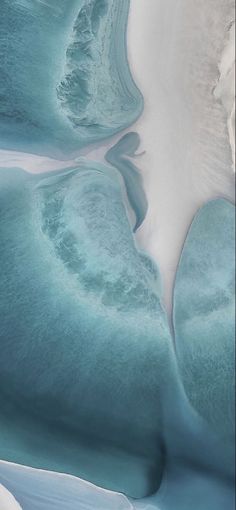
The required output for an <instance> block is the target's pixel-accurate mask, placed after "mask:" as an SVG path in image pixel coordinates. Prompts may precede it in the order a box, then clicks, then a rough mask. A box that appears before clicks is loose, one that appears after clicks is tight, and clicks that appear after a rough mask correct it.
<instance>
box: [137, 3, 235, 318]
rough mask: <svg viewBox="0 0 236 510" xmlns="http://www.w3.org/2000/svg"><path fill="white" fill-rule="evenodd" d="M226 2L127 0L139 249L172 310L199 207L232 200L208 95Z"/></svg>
mask: <svg viewBox="0 0 236 510" xmlns="http://www.w3.org/2000/svg"><path fill="white" fill-rule="evenodd" d="M233 14H234V13H233V2H232V1H231V0H227V1H225V2H222V1H221V0H217V1H215V0H208V1H207V2H206V1H205V0H204V1H203V0H201V1H200V2H195V1H194V0H179V1H178V2H172V0H166V1H160V0H148V8H147V2H146V1H145V0H131V8H130V16H129V25H128V52H129V59H130V67H131V71H132V74H133V77H134V79H135V81H136V83H137V85H138V87H139V89H140V90H141V91H142V94H143V96H144V98H145V109H144V113H143V115H142V117H141V118H140V119H139V120H138V121H137V122H136V124H135V126H132V130H137V132H138V133H139V135H140V138H141V143H142V148H143V149H144V150H145V151H146V153H145V155H144V156H143V157H142V158H141V159H140V162H139V166H140V168H141V169H142V175H143V178H144V187H145V191H146V194H147V199H148V204H149V207H148V213H147V216H146V220H145V221H144V223H143V225H142V226H141V228H140V230H139V231H138V233H137V238H138V240H139V242H140V244H141V245H142V246H143V247H145V249H147V250H148V251H149V253H150V254H151V255H152V256H153V257H154V258H155V259H156V261H157V262H158V265H159V268H160V270H161V273H162V274H163V278H164V288H165V299H166V304H167V307H168V309H169V310H170V309H171V294H172V286H173V281H174V276H175V270H176V265H177V263H178V260H179V256H180V251H181V248H182V246H183V242H184V239H185V236H186V232H187V230H188V228H189V225H190V223H191V221H192V218H193V216H194V214H195V212H196V211H197V209H198V208H199V207H200V206H201V205H202V204H203V203H205V202H206V201H207V200H209V199H211V198H215V197H216V196H228V197H231V198H232V195H233V183H232V168H231V167H232V157H231V149H230V143H229V136H228V130H227V118H226V114H225V109H224V107H223V105H222V104H221V102H220V101H219V100H217V99H216V97H215V95H214V93H213V91H214V87H215V86H216V84H217V82H218V79H219V70H218V64H219V62H220V60H221V58H222V52H223V49H224V45H225V39H227V37H228V29H229V27H230V22H231V21H232V18H233Z"/></svg>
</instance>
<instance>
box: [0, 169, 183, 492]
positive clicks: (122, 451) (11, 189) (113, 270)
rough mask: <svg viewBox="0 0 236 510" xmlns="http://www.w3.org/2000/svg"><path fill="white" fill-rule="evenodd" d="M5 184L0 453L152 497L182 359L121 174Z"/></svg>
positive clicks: (10, 176) (0, 182) (25, 178)
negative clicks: (165, 390)
mask: <svg viewBox="0 0 236 510" xmlns="http://www.w3.org/2000/svg"><path fill="white" fill-rule="evenodd" d="M0 189H1V225H0V228H1V233H0V235H1V241H2V242H1V251H0V259H1V271H2V277H1V283H0V286H1V287H0V295H1V300H0V314H1V361H0V366H1V370H0V381H1V383H0V386H1V395H0V398H1V409H2V411H3V409H4V413H3V412H2V425H1V427H3V429H4V432H2V434H1V450H0V457H1V458H4V459H7V460H12V461H16V462H22V463H26V464H29V465H32V466H37V467H44V468H47V469H56V470H62V471H66V472H69V473H72V474H76V475H78V476H81V477H84V478H87V479H89V480H91V481H93V482H95V483H97V484H98V485H102V486H104V485H105V486H108V487H109V488H112V489H114V490H119V491H124V492H128V493H129V494H130V495H133V496H136V497H139V496H144V495H146V494H148V493H150V492H152V491H153V490H155V489H156V488H157V486H158V484H159V483H160V478H161V474H162V471H163V452H162V441H161V437H160V436H161V420H162V411H161V404H160V394H161V386H162V385H163V381H169V382H168V384H171V379H172V364H174V361H172V360H173V359H174V356H173V349H172V342H171V338H170V333H169V330H168V324H167V319H166V316H165V313H164V311H163V309H162V306H161V300H160V296H159V275H158V270H157V268H156V266H155V264H154V263H153V261H151V260H150V259H149V257H148V256H147V255H145V254H143V253H140V252H139V251H138V249H137V247H136V245H135V241H134V238H133V235H132V232H131V227H130V224H129V222H128V219H127V215H126V210H125V208H124V205H123V199H122V181H121V179H120V176H119V174H118V172H116V171H115V170H113V169H112V168H111V167H109V166H103V165H101V164H98V163H86V162H84V163H83V164H82V165H81V167H79V168H75V169H71V170H68V171H67V172H57V173H54V174H50V176H42V175H40V176H32V175H29V174H27V173H24V172H23V171H21V170H20V169H15V170H14V169H11V170H10V171H9V169H8V170H4V169H1V171H0ZM9 359H11V363H9ZM173 371H174V369H173ZM165 384H166V382H165ZM147 397H148V398H147ZM15 413H16V415H17V419H16V415H15ZM140 416H141V417H142V418H141V419H140ZM13 422H14V423H17V434H16V429H15V426H12V424H13ZM36 431H37V432H36ZM34 434H35V435H36V436H37V439H34ZM27 437H28V440H29V441H30V448H29V449H27V448H26V447H25V442H26V441H27ZM35 441H36V443H35ZM61 444H63V447H62V451H61V453H60V449H58V447H59V445H61ZM55 449H56V451H57V453H56V455H55ZM80 452H81V453H80ZM80 455H81V457H80ZM25 456H26V457H25ZM126 466H127V467H126Z"/></svg>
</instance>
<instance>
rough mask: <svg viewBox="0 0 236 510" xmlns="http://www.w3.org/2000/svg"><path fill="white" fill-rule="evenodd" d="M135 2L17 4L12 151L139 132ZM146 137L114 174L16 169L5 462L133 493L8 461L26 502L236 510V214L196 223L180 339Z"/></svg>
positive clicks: (3, 291) (5, 473) (221, 206)
mask: <svg viewBox="0 0 236 510" xmlns="http://www.w3.org/2000/svg"><path fill="white" fill-rule="evenodd" d="M128 10H129V1H128V0H119V1H116V0H68V1H66V0H57V1H55V0H44V1H38V0H12V1H9V0H2V2H1V16H0V57H1V58H0V96H1V102H0V148H5V149H6V148H7V149H13V150H20V151H26V152H30V153H36V154H44V155H49V156H51V157H60V158H62V159H66V158H69V157H70V158H71V157H73V155H77V153H78V151H79V149H81V148H82V147H84V146H85V145H89V144H90V143H92V142H99V140H105V139H107V138H108V137H110V136H112V135H114V134H115V133H117V132H119V131H121V130H123V129H124V128H126V127H127V126H129V125H131V124H132V123H133V122H134V120H135V119H136V118H137V117H138V116H139V115H140V113H141V112H142V108H143V99H142V95H141V93H140V92H139V91H138V89H137V87H136V86H135V84H134V82H133V79H132V77H131V74H130V71H129V67H128V61H127V54H126V51H127V50H126V41H125V37H126V27H127V17H128ZM139 142H140V140H139V136H138V134H137V133H135V132H130V133H128V134H127V133H126V134H125V135H124V136H122V137H121V139H120V140H119V141H118V142H117V143H116V144H115V145H114V146H112V147H111V148H110V149H109V150H108V152H107V153H106V155H105V159H106V162H107V164H102V163H99V162H96V161H89V160H86V159H83V158H80V159H79V160H78V163H76V166H75V167H72V168H69V169H67V170H61V171H59V172H58V171H57V172H52V173H44V174H40V175H32V174H27V173H26V172H24V171H23V170H22V169H21V168H11V169H9V168H8V169H7V168H0V240H1V242H0V271H1V276H0V317H1V328H0V348H1V350H0V353H1V356H0V459H4V460H7V461H10V462H15V463H18V464H25V465H28V466H31V467H35V468H41V469H44V470H51V471H54V472H63V473H69V474H71V475H75V476H76V477H80V478H82V479H86V480H89V481H90V482H92V483H94V484H97V485H98V486H100V487H103V488H106V489H110V490H112V491H118V492H123V493H125V494H126V495H127V497H126V496H121V495H118V494H115V493H107V492H102V491H100V492H99V491H98V489H96V487H92V486H91V485H86V486H85V485H84V484H83V482H81V480H79V479H78V478H75V477H73V478H68V477H61V476H60V475H58V474H57V473H52V474H50V473H48V472H46V471H44V472H41V471H37V470H36V471H35V470H32V469H24V468H22V467H17V466H13V465H8V464H5V463H0V483H2V484H3V485H5V486H6V487H7V488H8V489H9V490H10V491H11V492H12V493H13V494H14V496H15V497H16V499H17V500H19V502H20V503H21V505H22V508H23V509H24V510H51V509H56V510H60V509H63V510H72V509H73V510H78V509H79V510H88V509H90V510H106V509H107V510H126V509H128V508H130V509H131V510H136V509H137V510H138V509H142V510H152V509H153V510H154V509H156V510H158V509H159V510H190V509H191V510H213V509H214V510H222V509H223V508H226V509H227V510H231V509H233V474H234V455H233V451H234V437H233V411H234V402H233V381H234V364H233V359H234V313H233V312H234V301H233V299H234V295H233V294H234V293H233V286H232V282H233V275H234V207H233V205H232V204H230V203H229V202H227V201H226V200H222V199H219V200H215V201H213V202H210V203H208V204H206V205H205V206H204V207H203V208H202V209H201V210H200V211H199V212H198V214H197V216H196V218H195V219H194V221H193V224H192V225H191V228H190V231H189V233H188V236H187V239H186V242H185V245H184V248H183V252H182V255H181V260H180V263H179V267H178V271H177V276H176V282H175V288H174V311H173V325H174V328H173V333H171V332H170V328H169V323H168V319H167V315H166V313H165V310H164V307H163V303H162V285H161V276H160V274H159V270H158V268H157V266H156V264H155V262H154V261H153V260H152V259H151V258H150V257H149V256H148V254H146V253H145V252H144V251H141V250H139V248H138V246H137V244H136V241H135V237H134V234H133V231H136V230H137V229H138V228H139V227H140V225H141V224H142V222H143V221H144V219H145V216H146V213H147V209H148V203H147V198H146V196H145V193H144V190H143V186H142V177H141V173H140V171H139V169H138V168H137V167H136V165H135V164H134V162H133V159H132V158H134V157H135V156H136V151H137V150H138V147H139ZM130 209H132V210H133V213H134V215H135V223H134V225H133V222H132V220H131V219H130V217H129V210H130Z"/></svg>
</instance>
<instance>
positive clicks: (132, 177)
mask: <svg viewBox="0 0 236 510" xmlns="http://www.w3.org/2000/svg"><path fill="white" fill-rule="evenodd" d="M139 144H140V139H139V135H138V133H132V132H131V133H127V134H126V135H124V136H123V137H122V138H121V139H120V140H119V141H118V142H117V144H116V145H114V146H112V147H111V149H109V151H107V153H106V156H105V158H106V161H108V163H110V164H111V165H113V166H114V167H116V168H117V169H118V170H119V171H120V173H121V175H122V177H123V179H124V181H125V186H126V191H127V195H128V199H129V203H130V205H131V207H132V209H133V211H134V213H135V216H136V222H135V226H134V232H136V230H137V229H138V228H139V227H140V225H141V224H142V222H143V221H144V219H145V216H146V213H147V209H148V203H147V198H146V196H145V193H144V189H143V182H142V174H141V172H140V171H139V170H138V169H137V168H136V166H135V165H134V163H133V161H131V160H130V159H129V158H132V157H134V156H135V155H136V151H137V150H138V148H139Z"/></svg>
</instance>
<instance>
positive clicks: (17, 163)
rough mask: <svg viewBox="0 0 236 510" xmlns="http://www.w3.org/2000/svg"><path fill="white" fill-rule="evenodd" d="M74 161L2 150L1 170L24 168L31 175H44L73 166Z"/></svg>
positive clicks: (0, 155)
mask: <svg viewBox="0 0 236 510" xmlns="http://www.w3.org/2000/svg"><path fill="white" fill-rule="evenodd" d="M73 164H74V161H73V160H68V161H59V160H57V159H52V158H47V157H44V156H37V155H36V154H28V153H25V152H17V151H7V150H0V168H1V167H3V168H23V169H24V170H26V171H27V172H31V173H43V172H49V171H51V170H52V171H53V170H60V169H61V168H68V167H70V166H73Z"/></svg>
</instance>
